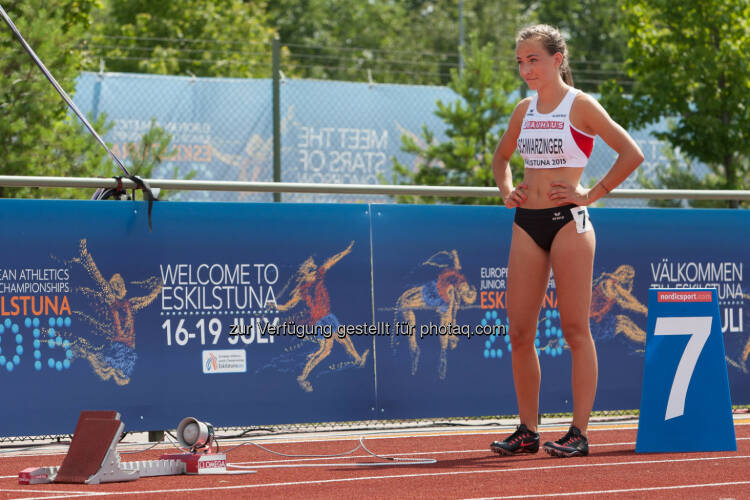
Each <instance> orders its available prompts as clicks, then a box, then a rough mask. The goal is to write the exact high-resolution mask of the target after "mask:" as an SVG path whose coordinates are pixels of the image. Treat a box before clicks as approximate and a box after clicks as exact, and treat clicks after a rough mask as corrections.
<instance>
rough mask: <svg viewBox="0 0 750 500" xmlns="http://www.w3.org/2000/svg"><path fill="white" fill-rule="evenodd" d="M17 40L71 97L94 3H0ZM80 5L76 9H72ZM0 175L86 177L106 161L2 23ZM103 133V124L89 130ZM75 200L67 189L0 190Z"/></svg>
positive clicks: (0, 190)
mask: <svg viewBox="0 0 750 500" xmlns="http://www.w3.org/2000/svg"><path fill="white" fill-rule="evenodd" d="M3 4H4V5H3V6H4V8H5V10H6V11H7V12H8V15H9V16H10V17H11V19H13V22H14V24H15V25H16V26H17V28H18V29H19V31H20V32H21V34H22V35H23V36H24V38H25V39H26V41H27V42H28V43H29V45H30V46H31V47H32V48H33V49H34V51H35V52H36V53H37V55H38V56H39V57H40V58H41V59H42V61H44V63H45V65H46V66H47V68H48V69H49V70H50V72H51V73H52V74H53V75H54V76H55V78H56V79H57V81H58V82H59V83H60V85H61V86H62V87H63V88H64V89H66V90H67V91H68V92H69V93H72V90H73V89H74V87H75V78H76V76H77V74H78V71H79V70H80V60H81V59H80V51H79V49H78V48H77V41H78V39H79V37H80V36H81V35H82V27H84V26H86V25H87V22H88V18H87V13H88V12H89V11H90V8H91V6H92V5H93V2H71V1H60V0H25V1H23V2H21V1H11V2H7V1H6V2H3ZM76 6H77V7H76ZM0 28H2V29H0V108H1V109H2V115H3V118H2V120H0V151H2V160H1V162H0V172H2V174H3V175H41V176H63V175H72V176H84V175H89V176H90V175H92V174H93V173H95V172H97V171H98V170H99V169H100V168H101V166H102V165H104V162H105V161H106V158H105V155H106V153H105V152H104V151H103V150H102V148H101V146H100V145H99V144H97V143H96V142H95V141H93V140H91V138H90V136H89V135H88V132H86V131H84V130H83V127H82V126H81V125H80V123H79V122H78V120H77V118H76V119H74V118H71V115H70V114H69V113H68V108H67V106H66V104H65V103H64V102H63V100H62V99H61V98H60V96H59V95H58V94H57V93H56V92H55V90H54V89H53V88H52V86H51V85H50V84H49V82H48V81H47V80H46V78H45V77H44V75H43V74H42V72H41V71H40V70H39V69H38V68H37V67H36V65H35V64H34V63H33V62H32V60H31V57H30V56H29V55H28V54H27V53H26V51H25V50H24V49H23V48H22V47H21V45H20V43H19V42H18V41H17V40H16V39H15V36H14V35H13V34H12V32H11V31H10V29H8V28H7V26H6V25H5V23H2V24H1V25H0ZM94 125H95V126H97V127H98V128H99V129H102V128H104V119H103V118H101V119H100V120H97V121H96V122H95V124H94ZM11 196H18V197H41V196H45V197H46V196H56V197H63V198H71V197H80V196H85V194H83V193H80V192H73V191H68V190H54V189H49V190H47V189H45V190H40V189H36V188H0V197H11Z"/></svg>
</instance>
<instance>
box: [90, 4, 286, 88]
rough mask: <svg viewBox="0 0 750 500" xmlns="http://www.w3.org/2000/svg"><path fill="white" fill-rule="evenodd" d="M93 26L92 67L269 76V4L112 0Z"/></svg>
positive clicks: (270, 32)
mask: <svg viewBox="0 0 750 500" xmlns="http://www.w3.org/2000/svg"><path fill="white" fill-rule="evenodd" d="M107 3H108V5H107V6H106V7H105V9H104V10H103V12H102V14H101V16H98V18H97V22H96V23H95V25H94V26H93V28H94V32H95V35H94V36H92V37H91V40H90V43H89V45H88V48H89V54H90V57H91V61H90V63H89V66H88V69H92V70H98V69H99V61H100V60H104V61H105V69H106V70H107V71H120V72H130V73H156V74H171V75H191V74H192V75H195V76H224V77H246V78H251V77H268V76H270V74H271V45H270V40H271V37H272V36H273V30H272V29H271V28H270V27H269V26H268V22H267V19H266V13H265V9H266V5H265V2H243V1H242V0H214V1H211V2H205V1H203V0H182V1H180V2H153V1H150V0H109V1H108V2H107Z"/></svg>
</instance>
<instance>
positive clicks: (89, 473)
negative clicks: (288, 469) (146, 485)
mask: <svg viewBox="0 0 750 500" xmlns="http://www.w3.org/2000/svg"><path fill="white" fill-rule="evenodd" d="M123 428H124V424H123V423H122V422H121V421H120V414H119V413H118V412H116V411H82V412H81V415H80V416H79V417H78V423H77V424H76V429H75V433H74V434H73V439H72V441H71V443H70V448H69V449H68V453H67V455H65V458H64V459H63V463H62V465H60V466H59V467H28V468H26V469H24V470H22V471H21V472H19V473H18V484H24V485H25V484H44V483H77V484H100V483H112V482H122V481H135V480H136V479H138V478H140V477H152V476H176V475H181V474H243V473H244V474H246V473H252V472H254V471H227V457H226V454H225V453H202V454H201V453H180V454H171V455H169V454H168V455H162V456H161V458H160V459H159V460H141V461H135V462H121V461H120V454H119V453H117V449H116V447H117V442H118V441H119V439H120V436H121V435H122V430H123Z"/></svg>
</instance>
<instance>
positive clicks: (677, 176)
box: [638, 148, 749, 208]
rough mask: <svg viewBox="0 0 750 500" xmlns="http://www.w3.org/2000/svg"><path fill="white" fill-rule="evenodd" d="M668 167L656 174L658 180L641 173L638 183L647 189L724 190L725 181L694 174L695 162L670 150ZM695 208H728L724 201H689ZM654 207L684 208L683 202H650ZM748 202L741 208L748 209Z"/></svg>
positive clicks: (666, 149) (716, 177)
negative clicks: (679, 156)
mask: <svg viewBox="0 0 750 500" xmlns="http://www.w3.org/2000/svg"><path fill="white" fill-rule="evenodd" d="M664 154H665V155H666V157H667V161H668V165H667V166H666V167H665V168H664V169H663V170H659V171H657V172H656V179H649V178H648V177H646V176H645V175H644V174H643V173H639V175H638V182H639V183H640V184H641V186H643V187H644V188H646V189H724V188H723V181H722V179H721V178H719V177H718V176H717V175H716V174H709V175H707V176H706V177H704V178H700V177H698V176H697V175H696V174H695V173H694V170H695V169H694V165H693V162H692V161H690V160H689V159H687V158H678V155H677V154H675V152H674V151H673V150H672V149H670V148H665V149H664ZM687 203H688V205H689V206H691V207H693V208H727V206H728V202H727V201H724V200H687ZM648 204H649V206H652V207H673V208H675V207H682V206H684V205H683V200H650V201H649V202H648ZM748 205H749V204H748V202H746V201H743V202H741V206H743V207H748Z"/></svg>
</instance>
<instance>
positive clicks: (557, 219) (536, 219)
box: [514, 204, 590, 252]
mask: <svg viewBox="0 0 750 500" xmlns="http://www.w3.org/2000/svg"><path fill="white" fill-rule="evenodd" d="M572 209H578V210H580V211H581V213H580V214H579V215H581V216H583V217H582V224H583V226H582V228H580V229H582V230H583V231H586V230H587V229H589V228H587V227H586V225H587V224H590V222H589V221H588V217H587V212H586V208H585V207H579V206H578V205H573V204H571V205H564V206H561V207H552V208H542V209H531V208H521V207H517V208H516V216H515V219H514V222H515V223H516V224H518V226H519V227H520V228H521V229H523V230H524V231H526V233H527V234H528V235H529V236H531V238H532V239H533V240H534V241H535V242H536V244H537V245H539V247H540V248H542V250H545V251H547V252H549V251H550V249H551V248H552V241H553V240H554V239H555V236H556V235H557V232H558V231H559V230H560V229H562V228H563V226H564V225H565V224H567V223H568V222H570V221H572V220H574V217H573V210H572ZM583 231H580V230H579V231H578V232H583Z"/></svg>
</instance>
